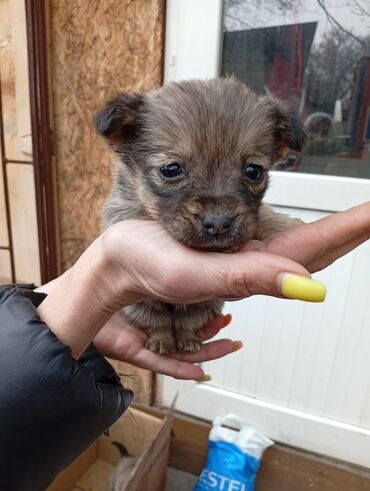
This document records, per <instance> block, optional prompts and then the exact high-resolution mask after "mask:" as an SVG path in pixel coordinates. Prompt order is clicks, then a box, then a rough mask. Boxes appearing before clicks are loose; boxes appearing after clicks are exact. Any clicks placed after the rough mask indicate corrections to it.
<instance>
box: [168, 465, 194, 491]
mask: <svg viewBox="0 0 370 491" xmlns="http://www.w3.org/2000/svg"><path fill="white" fill-rule="evenodd" d="M197 479H198V476H195V475H194V474H190V473H189V472H185V471H180V470H179V469H175V468H174V467H169V468H168V471H167V482H166V489H165V491H192V489H193V487H194V484H195V483H196V482H197Z"/></svg>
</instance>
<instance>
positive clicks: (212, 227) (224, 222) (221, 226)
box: [202, 213, 234, 238]
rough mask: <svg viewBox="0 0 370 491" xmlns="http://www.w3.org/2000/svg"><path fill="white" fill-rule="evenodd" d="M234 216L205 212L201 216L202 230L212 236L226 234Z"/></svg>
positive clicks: (217, 236) (216, 236)
mask: <svg viewBox="0 0 370 491" xmlns="http://www.w3.org/2000/svg"><path fill="white" fill-rule="evenodd" d="M233 222H234V217H231V216H229V215H222V214H214V213H211V214H206V215H204V216H203V217H202V227H203V231H204V232H205V233H206V234H207V235H210V236H212V237H214V238H219V237H221V236H226V235H227V234H228V233H229V231H230V230H231V228H232V226H233Z"/></svg>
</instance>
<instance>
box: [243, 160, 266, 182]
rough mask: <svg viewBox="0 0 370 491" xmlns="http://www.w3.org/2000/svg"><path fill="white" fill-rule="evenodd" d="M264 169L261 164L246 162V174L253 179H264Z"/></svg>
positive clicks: (256, 180)
mask: <svg viewBox="0 0 370 491" xmlns="http://www.w3.org/2000/svg"><path fill="white" fill-rule="evenodd" d="M263 174H264V169H263V167H262V166H261V165H257V164H250V163H246V164H245V167H244V175H245V177H247V178H248V179H250V180H251V181H255V182H258V181H260V180H261V179H262V177H263Z"/></svg>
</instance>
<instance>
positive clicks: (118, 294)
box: [38, 237, 132, 358]
mask: <svg viewBox="0 0 370 491" xmlns="http://www.w3.org/2000/svg"><path fill="white" fill-rule="evenodd" d="M119 276H124V274H123V272H122V270H121V271H118V270H117V265H116V264H114V262H113V261H111V260H110V259H109V256H107V254H106V253H105V250H104V247H103V243H102V240H101V237H99V238H98V239H96V240H95V241H94V242H93V243H92V244H91V245H90V246H89V247H88V249H86V251H85V252H84V253H83V254H82V256H81V257H80V258H79V259H78V261H77V262H76V263H75V264H74V265H73V266H72V267H71V268H70V269H69V270H68V271H66V272H65V273H64V274H63V275H62V276H61V277H59V278H58V281H56V282H54V284H53V286H52V288H48V285H46V286H45V288H42V287H41V288H40V289H39V291H44V290H45V291H46V292H47V293H48V296H47V297H46V299H45V300H44V301H43V302H42V303H41V305H40V306H39V308H38V313H39V315H40V318H41V319H42V320H43V321H44V322H45V323H46V324H47V325H48V327H49V328H50V330H51V331H53V332H54V334H55V335H56V336H57V337H58V338H59V339H60V340H61V341H62V342H63V343H64V344H66V345H68V346H70V348H71V350H72V354H73V356H74V357H75V358H78V357H79V356H80V355H81V353H82V352H83V351H84V350H85V349H86V347H87V346H88V344H89V343H90V342H91V341H92V339H93V338H94V337H95V335H96V334H97V333H98V331H99V330H100V329H101V328H102V327H103V325H104V324H105V323H106V322H107V320H108V319H109V318H110V317H111V316H112V315H113V314H114V313H115V312H116V311H117V310H119V309H120V308H121V307H122V306H123V305H126V304H128V303H130V299H131V297H132V293H131V290H132V289H131V288H130V285H131V281H130V278H129V277H127V278H124V279H122V278H120V277H119Z"/></svg>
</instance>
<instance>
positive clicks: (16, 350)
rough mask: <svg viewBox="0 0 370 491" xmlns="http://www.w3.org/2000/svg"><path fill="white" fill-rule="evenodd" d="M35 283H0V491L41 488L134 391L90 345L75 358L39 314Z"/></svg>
mask: <svg viewBox="0 0 370 491" xmlns="http://www.w3.org/2000/svg"><path fill="white" fill-rule="evenodd" d="M33 288H34V286H33V285H20V286H14V285H6V286H0V490H1V491H41V490H44V489H45V488H46V487H47V486H48V485H49V484H50V483H51V481H52V480H53V479H54V478H55V476H56V475H57V474H58V473H59V472H60V471H61V470H62V469H63V468H65V467H66V466H67V465H68V464H69V463H70V462H72V461H73V460H74V459H75V458H76V457H77V456H78V455H79V454H80V453H81V452H82V451H83V450H84V449H86V448H87V447H88V446H89V445H90V444H91V443H92V442H93V441H94V440H95V439H96V438H97V437H98V436H99V435H101V434H102V433H103V432H104V431H105V430H106V429H108V428H109V427H110V426H111V425H112V423H113V422H114V421H116V419H117V418H118V417H119V416H121V414H122V413H123V412H124V411H125V409H126V408H127V406H128V404H129V403H130V401H131V399H132V396H133V393H132V392H131V391H129V390H126V389H124V388H123V387H122V385H121V384H120V381H119V378H118V376H117V375H116V373H115V372H114V370H113V368H112V367H111V365H110V364H109V363H108V362H107V361H106V360H105V359H104V357H103V356H102V355H101V354H100V353H98V351H97V350H96V349H95V348H94V346H93V345H91V346H90V347H89V348H88V349H87V350H86V352H85V353H84V354H83V356H82V357H81V358H80V360H79V361H76V360H74V359H73V358H72V356H71V351H70V349H69V348H68V347H67V346H65V345H64V344H63V343H62V342H60V341H59V340H58V338H56V336H55V335H54V334H53V333H52V332H51V331H50V330H49V329H48V327H47V326H46V325H45V324H44V323H43V322H42V321H41V320H40V318H39V317H38V315H37V311H36V307H37V306H38V305H39V304H40V303H41V302H42V300H43V299H44V298H45V295H44V294H42V293H36V292H34V291H33Z"/></svg>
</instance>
